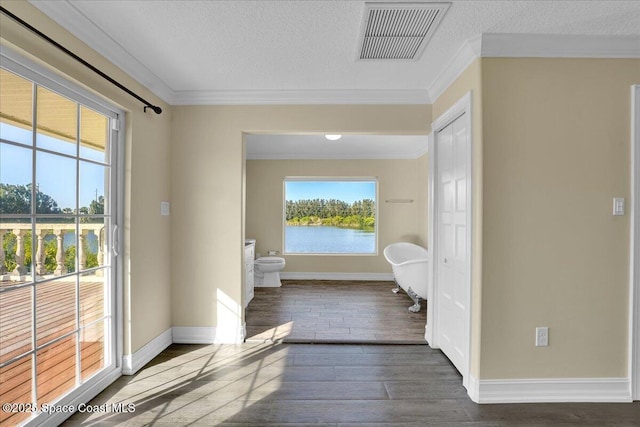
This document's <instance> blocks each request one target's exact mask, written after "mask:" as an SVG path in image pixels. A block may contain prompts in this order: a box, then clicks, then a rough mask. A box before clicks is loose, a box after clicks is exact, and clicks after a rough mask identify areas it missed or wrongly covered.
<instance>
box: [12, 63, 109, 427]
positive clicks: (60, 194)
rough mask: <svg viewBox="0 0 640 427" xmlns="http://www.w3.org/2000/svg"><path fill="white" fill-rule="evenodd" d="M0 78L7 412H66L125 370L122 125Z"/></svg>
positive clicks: (67, 99) (21, 81)
mask: <svg viewBox="0 0 640 427" xmlns="http://www.w3.org/2000/svg"><path fill="white" fill-rule="evenodd" d="M2 66H3V67H4V66H5V65H4V63H3V65H2ZM0 73H2V74H1V75H0V89H1V90H2V97H1V102H0V132H1V133H0V138H1V139H2V140H1V141H0V403H5V402H13V403H18V402H24V403H38V404H43V403H53V402H56V403H61V402H64V401H65V399H66V398H68V394H69V393H70V392H71V391H73V390H76V389H78V388H82V387H85V386H86V387H88V386H90V385H91V384H92V383H95V382H96V381H98V380H100V378H101V377H104V375H106V373H105V372H107V371H110V372H113V371H115V370H116V366H115V360H116V359H115V357H114V356H115V354H114V353H113V352H114V349H115V348H116V342H115V333H114V331H115V330H116V325H115V318H114V313H115V300H114V295H116V292H115V289H116V288H115V283H114V278H115V277H116V274H114V268H115V266H114V263H113V262H112V261H111V259H112V250H111V244H112V242H111V241H110V239H109V237H110V236H111V235H112V232H113V227H114V225H113V224H114V217H113V214H114V212H113V211H112V210H111V206H115V203H114V202H115V200H117V198H116V194H115V191H114V188H115V187H114V185H113V183H114V182H115V177H114V176H113V175H112V173H113V171H114V170H115V168H114V164H113V162H112V159H113V158H115V154H114V152H113V150H114V147H115V146H116V144H115V143H114V141H116V138H117V133H116V132H115V131H113V130H112V126H111V121H112V120H115V119H116V117H117V115H116V113H113V112H110V111H108V110H105V111H104V112H103V113H101V112H99V111H98V110H100V106H97V107H96V105H97V104H95V103H94V104H95V105H94V104H92V102H88V103H89V104H92V105H93V107H92V108H89V107H87V106H85V105H84V104H83V103H82V102H80V101H79V100H76V99H75V95H74V93H73V92H69V93H68V94H67V93H66V92H65V90H62V89H60V93H57V92H56V91H53V90H51V89H49V88H47V87H44V86H41V85H40V84H39V83H38V82H34V81H30V80H29V79H26V78H23V77H20V76H19V75H17V74H15V73H13V72H10V71H8V70H5V69H0ZM45 80H46V79H45ZM45 80H43V81H45ZM54 85H55V83H54ZM61 93H64V94H66V96H63V95H62V94H61ZM82 99H85V98H82ZM34 124H35V129H34ZM33 141H35V145H34V144H33ZM34 417H38V419H37V420H34V419H33V418H34ZM30 420H31V421H33V422H38V423H39V422H40V421H41V420H42V416H41V414H33V413H28V412H22V413H4V412H0V424H2V425H4V424H5V423H8V424H9V425H17V424H19V423H23V422H29V421H30Z"/></svg>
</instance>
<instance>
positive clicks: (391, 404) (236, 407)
mask: <svg viewBox="0 0 640 427" xmlns="http://www.w3.org/2000/svg"><path fill="white" fill-rule="evenodd" d="M105 403H122V404H135V412H133V413H128V414H123V413H104V412H103V413H94V414H90V413H84V414H81V413H78V414H75V415H73V416H72V417H71V418H70V419H69V420H68V421H67V423H65V424H64V425H65V426H127V427H137V426H151V425H153V426H229V427H231V426H236V427H241V426H333V427H338V426H343V427H347V426H378V427H390V426H405V427H407V426H413V427H417V426H476V427H478V426H483V427H485V426H638V425H640V402H636V403H633V404H630V403H621V404H577V403H571V404H510V405H476V404H475V403H473V402H472V401H471V400H469V398H468V397H467V394H466V390H465V389H464V388H463V387H462V379H461V378H460V376H459V374H458V373H457V371H456V370H455V369H454V368H453V367H452V366H451V364H450V363H449V362H448V360H447V359H446V358H445V357H444V356H443V355H442V353H440V352H439V351H437V350H433V349H431V348H430V347H429V346H425V345H351V344H343V345H327V344H278V343H244V344H241V345H175V344H174V345H172V346H170V347H169V348H167V349H166V350H165V351H163V352H162V353H161V354H160V355H159V356H158V357H156V358H155V359H154V360H153V361H152V362H151V363H149V364H148V365H147V366H145V368H143V369H142V370H141V371H140V372H139V373H137V374H136V375H134V376H130V377H121V378H120V379H118V380H117V381H116V382H115V383H114V384H112V385H111V386H110V387H108V388H107V389H106V390H105V391H104V392H103V393H101V394H100V395H98V396H97V397H96V398H95V399H94V400H93V401H92V402H90V404H91V405H101V404H105Z"/></svg>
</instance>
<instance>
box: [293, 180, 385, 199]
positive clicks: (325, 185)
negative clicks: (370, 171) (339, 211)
mask: <svg viewBox="0 0 640 427" xmlns="http://www.w3.org/2000/svg"><path fill="white" fill-rule="evenodd" d="M285 191H286V199H287V200H292V201H296V200H305V199H337V200H342V201H344V202H347V203H353V202H355V201H357V200H362V199H372V200H375V198H376V182H375V181H306V180H305V181H285Z"/></svg>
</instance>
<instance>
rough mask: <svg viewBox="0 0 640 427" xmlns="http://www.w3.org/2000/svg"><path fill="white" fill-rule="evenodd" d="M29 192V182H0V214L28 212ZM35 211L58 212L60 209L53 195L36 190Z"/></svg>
mask: <svg viewBox="0 0 640 427" xmlns="http://www.w3.org/2000/svg"><path fill="white" fill-rule="evenodd" d="M31 194H32V187H31V184H27V185H17V184H0V214H30V213H31ZM36 212H37V213H41V214H59V213H62V210H60V208H59V207H58V203H57V202H56V201H55V200H54V199H53V197H51V196H49V195H48V194H46V193H43V192H41V191H39V190H38V191H36Z"/></svg>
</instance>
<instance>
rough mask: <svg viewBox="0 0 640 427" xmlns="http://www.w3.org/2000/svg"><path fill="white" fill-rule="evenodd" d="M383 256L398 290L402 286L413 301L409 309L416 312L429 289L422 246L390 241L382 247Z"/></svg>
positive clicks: (425, 253) (424, 252)
mask: <svg viewBox="0 0 640 427" xmlns="http://www.w3.org/2000/svg"><path fill="white" fill-rule="evenodd" d="M383 253H384V257H385V258H386V259H387V261H388V262H389V264H391V268H392V270H393V278H394V280H395V282H396V285H397V287H396V288H395V289H394V290H393V291H394V292H398V291H399V290H400V288H402V289H403V290H404V291H405V292H406V293H407V295H409V297H411V299H412V300H413V302H414V303H415V304H414V305H412V306H411V307H409V310H410V311H412V312H414V313H417V312H418V311H420V306H421V303H422V300H423V299H427V291H428V289H429V280H428V269H427V255H428V252H427V250H426V249H425V248H423V247H422V246H418V245H415V244H413V243H409V242H398V243H392V244H390V245H389V246H387V247H386V248H384V251H383Z"/></svg>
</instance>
